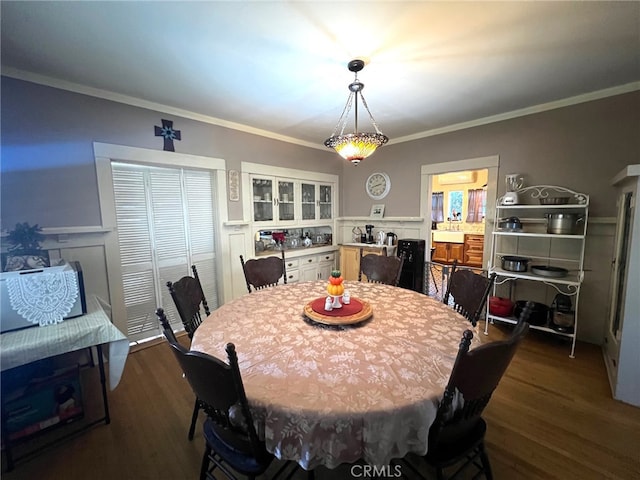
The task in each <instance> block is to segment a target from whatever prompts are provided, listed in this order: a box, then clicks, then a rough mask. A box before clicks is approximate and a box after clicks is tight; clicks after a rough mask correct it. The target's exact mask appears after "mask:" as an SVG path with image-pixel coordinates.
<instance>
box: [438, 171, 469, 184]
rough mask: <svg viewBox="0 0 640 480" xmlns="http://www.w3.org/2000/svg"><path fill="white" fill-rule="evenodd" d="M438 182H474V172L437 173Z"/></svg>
mask: <svg viewBox="0 0 640 480" xmlns="http://www.w3.org/2000/svg"><path fill="white" fill-rule="evenodd" d="M438 182H439V183H440V185H455V184H457V183H475V182H476V172H472V171H464V172H450V173H443V174H442V175H438Z"/></svg>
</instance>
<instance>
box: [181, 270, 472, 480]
mask: <svg viewBox="0 0 640 480" xmlns="http://www.w3.org/2000/svg"><path fill="white" fill-rule="evenodd" d="M345 285H346V288H347V289H349V290H350V292H351V296H352V297H355V298H359V299H362V300H366V301H368V302H369V303H370V304H371V306H372V307H373V312H374V313H373V317H372V318H371V319H370V320H369V321H367V322H364V323H363V324H362V325H360V326H353V327H342V329H336V328H326V327H322V326H318V325H314V324H312V323H310V322H309V321H305V317H304V316H303V315H302V311H303V307H304V306H305V304H307V303H308V302H310V301H312V300H314V299H316V298H318V297H323V296H326V290H325V287H326V282H325V281H322V282H304V283H294V284H289V285H279V286H277V287H273V288H269V289H266V290H261V291H258V292H253V293H248V294H246V295H244V296H243V297H241V298H238V299H236V300H234V301H232V302H229V303H226V304H225V305H223V306H222V307H220V308H219V309H218V310H216V311H215V312H213V313H212V314H211V315H210V316H209V317H208V318H207V319H206V320H205V321H204V322H203V323H202V325H200V327H199V328H198V329H197V330H196V332H195V335H194V337H193V340H192V343H191V348H192V349H193V350H197V351H201V352H205V353H208V354H210V355H214V356H216V357H218V358H221V359H224V360H225V361H226V360H227V357H226V353H225V350H224V348H225V345H226V344H227V342H233V343H234V344H235V345H236V349H237V352H238V358H239V362H240V370H241V373H242V377H243V381H244V385H245V389H246V392H247V397H248V400H249V403H250V405H251V407H252V411H253V412H254V415H255V422H256V427H257V429H258V432H259V434H260V436H261V438H264V439H265V442H266V447H267V450H269V451H270V452H272V453H274V454H275V456H276V457H278V458H280V459H286V460H294V461H296V462H298V463H299V464H300V465H301V466H302V467H303V468H305V469H307V470H308V469H312V468H314V467H316V466H318V465H325V466H326V467H328V468H334V467H336V466H338V465H339V464H341V463H352V462H355V461H357V460H358V459H364V460H365V461H366V462H368V463H369V464H374V465H387V464H388V463H389V460H390V459H392V458H398V457H403V456H404V455H405V454H406V453H408V452H416V453H418V454H425V453H426V451H427V437H428V432H429V427H430V426H431V424H432V423H433V421H434V419H435V414H436V408H437V404H438V402H439V400H440V399H441V397H442V394H443V392H444V387H445V386H446V383H447V381H448V378H449V374H450V372H451V369H452V367H453V362H454V360H455V357H456V354H457V352H458V345H459V344H460V338H461V337H462V333H463V331H464V330H465V329H471V330H472V331H474V342H476V343H477V342H479V339H478V337H477V330H475V329H474V328H473V327H472V326H471V324H470V323H469V322H468V321H467V320H465V319H464V318H463V317H462V316H461V315H458V314H457V313H455V312H454V311H453V310H451V309H450V308H448V307H447V306H445V305H443V304H442V303H440V302H438V301H437V300H435V299H432V298H429V297H427V296H426V295H423V294H420V293H417V292H414V291H411V290H406V289H402V288H397V287H391V286H388V285H379V284H372V283H364V282H363V283H360V282H346V283H345Z"/></svg>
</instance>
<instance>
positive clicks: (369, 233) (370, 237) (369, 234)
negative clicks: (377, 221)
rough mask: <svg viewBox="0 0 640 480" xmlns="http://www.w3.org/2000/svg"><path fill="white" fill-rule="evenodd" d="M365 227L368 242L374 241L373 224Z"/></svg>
mask: <svg viewBox="0 0 640 480" xmlns="http://www.w3.org/2000/svg"><path fill="white" fill-rule="evenodd" d="M364 228H365V229H366V230H367V243H373V225H365V226H364Z"/></svg>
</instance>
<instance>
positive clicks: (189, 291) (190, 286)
mask: <svg viewBox="0 0 640 480" xmlns="http://www.w3.org/2000/svg"><path fill="white" fill-rule="evenodd" d="M191 271H192V272H193V277H189V276H186V277H182V278H181V279H180V280H178V281H177V282H167V288H168V289H169V293H170V294H171V298H172V299H173V303H175V305H176V310H178V315H180V320H181V321H182V324H183V325H184V329H185V331H186V332H187V335H189V338H193V334H194V332H195V331H196V329H197V328H198V326H199V325H200V324H201V323H202V320H203V319H204V318H206V317H208V316H209V315H211V311H210V310H209V305H208V304H207V299H206V297H205V295H204V291H203V290H202V284H201V283H200V277H198V269H197V268H196V266H195V265H191Z"/></svg>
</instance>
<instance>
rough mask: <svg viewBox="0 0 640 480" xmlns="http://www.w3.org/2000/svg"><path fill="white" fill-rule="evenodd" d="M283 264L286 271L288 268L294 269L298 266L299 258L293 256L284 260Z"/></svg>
mask: <svg viewBox="0 0 640 480" xmlns="http://www.w3.org/2000/svg"><path fill="white" fill-rule="evenodd" d="M284 264H285V266H286V267H287V272H288V271H289V269H291V270H294V269H296V270H297V269H298V267H299V266H300V259H298V258H294V259H291V260H285V261H284Z"/></svg>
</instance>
